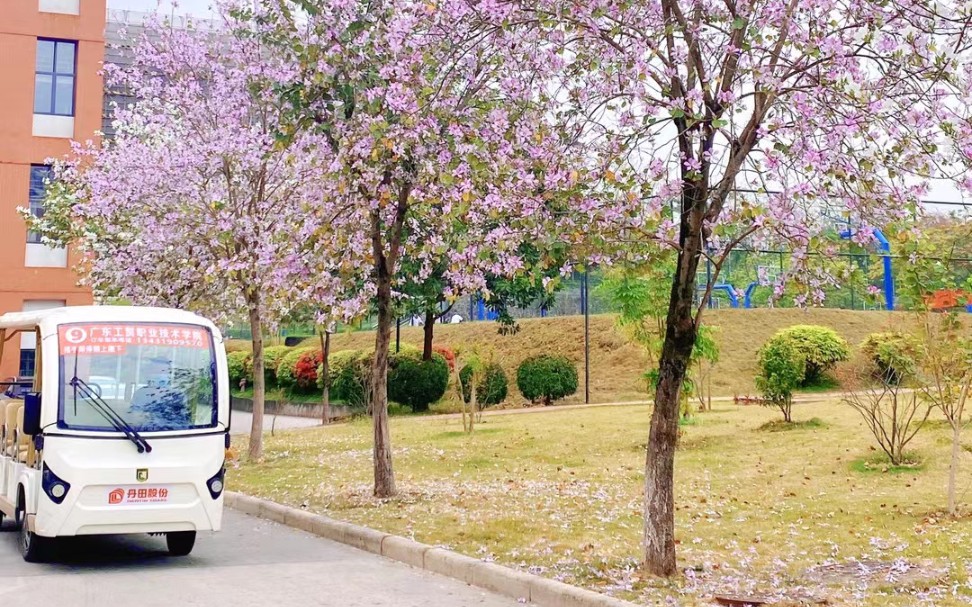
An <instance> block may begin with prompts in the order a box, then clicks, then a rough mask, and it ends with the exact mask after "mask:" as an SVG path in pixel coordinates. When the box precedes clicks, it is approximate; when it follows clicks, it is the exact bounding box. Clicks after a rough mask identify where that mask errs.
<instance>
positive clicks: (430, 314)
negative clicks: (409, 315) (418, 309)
mask: <svg viewBox="0 0 972 607" xmlns="http://www.w3.org/2000/svg"><path fill="white" fill-rule="evenodd" d="M422 328H423V330H424V331H425V340H424V341H423V342H422V360H432V337H433V334H434V333H435V310H426V311H425V326H424V327H422Z"/></svg>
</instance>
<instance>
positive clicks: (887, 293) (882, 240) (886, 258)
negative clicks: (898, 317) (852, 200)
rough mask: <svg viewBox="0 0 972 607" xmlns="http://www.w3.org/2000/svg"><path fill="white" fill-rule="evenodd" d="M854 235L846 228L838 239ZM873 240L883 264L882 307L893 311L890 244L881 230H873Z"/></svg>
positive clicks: (892, 275)
mask: <svg viewBox="0 0 972 607" xmlns="http://www.w3.org/2000/svg"><path fill="white" fill-rule="evenodd" d="M853 235H854V232H853V230H851V229H850V228H847V229H846V230H843V231H841V233H840V237H841V238H844V239H846V240H849V239H850V238H851V237H852V236H853ZM874 238H875V239H877V241H878V246H879V247H880V249H881V260H882V262H883V263H884V307H885V308H886V309H887V310H894V268H893V267H892V265H891V243H890V242H888V239H887V238H886V237H885V236H884V232H882V231H881V230H877V229H875V230H874Z"/></svg>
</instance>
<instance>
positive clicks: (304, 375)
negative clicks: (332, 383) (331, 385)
mask: <svg viewBox="0 0 972 607" xmlns="http://www.w3.org/2000/svg"><path fill="white" fill-rule="evenodd" d="M323 360H324V355H323V354H322V353H321V351H320V350H311V351H310V352H305V353H304V354H302V355H301V356H300V358H298V359H297V363H296V364H295V365H294V383H296V384H297V388H298V389H300V390H310V389H312V388H315V387H317V367H319V366H320V364H321V362H323Z"/></svg>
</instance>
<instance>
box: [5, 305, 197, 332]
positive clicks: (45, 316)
mask: <svg viewBox="0 0 972 607" xmlns="http://www.w3.org/2000/svg"><path fill="white" fill-rule="evenodd" d="M75 322H151V323H166V322H172V323H186V324H194V325H202V326H206V327H210V328H212V329H215V328H216V327H215V325H213V323H212V322H210V321H209V320H206V319H205V318H203V317H202V316H199V315H198V314H194V313H192V312H186V311H184V310H176V309H172V308H152V307H147V306H67V307H61V308H49V309H47V310H36V311H31V312H8V313H7V314H4V315H2V316H0V329H30V328H33V327H36V326H40V327H41V328H42V330H43V331H44V332H45V333H46V332H47V331H49V330H51V331H52V330H53V329H54V328H55V327H56V326H57V325H63V324H66V323H75Z"/></svg>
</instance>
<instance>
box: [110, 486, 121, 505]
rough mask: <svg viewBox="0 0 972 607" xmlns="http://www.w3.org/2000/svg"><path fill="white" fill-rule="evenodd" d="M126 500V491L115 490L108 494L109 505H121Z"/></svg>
mask: <svg viewBox="0 0 972 607" xmlns="http://www.w3.org/2000/svg"><path fill="white" fill-rule="evenodd" d="M124 500H125V490H124V489H115V490H114V491H112V492H111V493H109V494H108V503H109V504H120V503H122V502H123V501H124Z"/></svg>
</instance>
